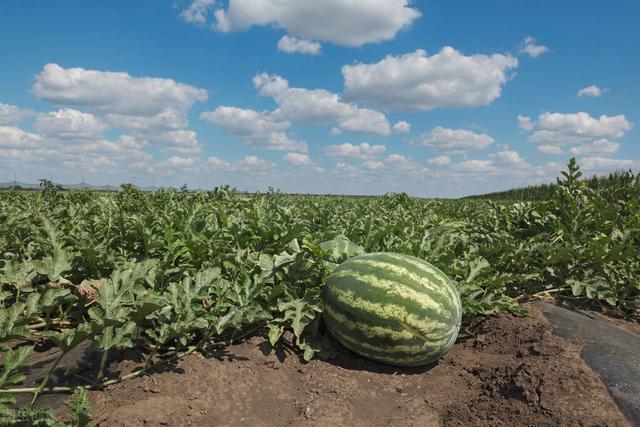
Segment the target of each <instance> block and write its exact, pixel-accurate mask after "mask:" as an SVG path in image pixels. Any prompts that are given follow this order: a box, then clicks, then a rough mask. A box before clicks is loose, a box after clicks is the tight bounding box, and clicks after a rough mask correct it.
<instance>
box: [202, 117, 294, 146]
mask: <svg viewBox="0 0 640 427" xmlns="http://www.w3.org/2000/svg"><path fill="white" fill-rule="evenodd" d="M200 118H201V119H202V120H206V121H208V122H210V123H213V124H215V125H217V126H220V127H221V128H222V129H224V131H225V132H226V133H228V134H230V135H238V136H241V137H242V138H243V139H244V141H245V142H246V143H247V144H249V145H254V146H258V147H260V148H264V149H266V150H271V151H298V152H306V151H307V144H306V143H305V142H304V141H295V140H292V139H290V138H289V137H288V136H287V134H286V133H285V132H284V131H285V130H287V129H288V128H290V127H291V122H288V121H281V120H278V119H277V118H275V117H274V115H273V114H271V113H267V112H260V111H255V110H250V109H245V108H237V107H228V106H221V107H218V108H216V110H215V111H205V112H203V113H202V114H200Z"/></svg>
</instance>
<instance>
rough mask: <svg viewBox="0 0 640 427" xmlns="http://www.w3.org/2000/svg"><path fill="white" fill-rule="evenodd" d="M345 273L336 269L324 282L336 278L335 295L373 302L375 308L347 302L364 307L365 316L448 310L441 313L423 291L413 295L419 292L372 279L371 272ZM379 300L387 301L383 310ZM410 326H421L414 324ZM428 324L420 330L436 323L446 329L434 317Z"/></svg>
mask: <svg viewBox="0 0 640 427" xmlns="http://www.w3.org/2000/svg"><path fill="white" fill-rule="evenodd" d="M347 273H349V272H345V271H344V270H343V271H342V272H337V274H336V273H334V274H333V275H332V276H331V277H330V278H329V282H327V284H328V285H329V286H331V285H330V283H331V281H335V280H340V282H341V283H340V288H339V289H337V290H336V292H338V297H339V298H342V299H343V300H344V299H345V298H349V295H357V296H358V298H359V299H361V300H364V301H367V302H368V303H370V304H369V305H371V304H375V305H377V307H375V309H367V308H365V307H364V306H363V305H362V304H359V303H357V302H352V303H350V304H349V305H350V306H351V307H355V308H360V309H361V310H362V311H365V312H366V313H367V316H378V317H380V318H383V319H389V318H392V319H396V317H390V316H391V314H390V313H391V312H393V313H397V314H398V315H400V314H399V313H400V311H401V310H402V311H404V312H406V316H409V315H411V314H414V315H415V316H417V317H419V318H429V319H438V318H440V317H442V316H446V315H448V314H449V313H444V312H443V311H442V310H441V311H438V304H437V303H435V302H434V301H433V300H431V299H430V298H428V296H424V295H423V296H422V298H420V299H416V298H419V297H420V294H417V293H416V292H415V291H414V292H413V293H409V291H408V290H407V289H404V287H403V286H402V285H399V284H396V286H395V287H394V286H393V285H394V282H392V281H389V280H382V279H378V280H375V276H373V275H371V274H370V275H365V276H362V275H360V274H359V273H358V272H351V274H350V275H347ZM347 294H348V295H347ZM380 301H389V302H388V303H387V304H386V308H387V310H385V305H383V304H382V303H380ZM395 307H399V309H397V310H396V309H395ZM414 326H415V327H417V328H419V329H420V330H423V329H422V327H421V326H419V325H418V324H416V325H414ZM429 326H430V328H431V329H429V330H428V331H427V330H424V332H425V333H429V332H432V331H433V330H434V329H435V328H436V327H440V328H442V330H447V329H448V328H447V325H446V324H445V323H439V322H435V321H433V322H430V323H429Z"/></svg>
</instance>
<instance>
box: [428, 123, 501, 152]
mask: <svg viewBox="0 0 640 427" xmlns="http://www.w3.org/2000/svg"><path fill="white" fill-rule="evenodd" d="M417 142H418V143H419V144H420V145H423V146H425V147H428V148H434V149H437V150H439V151H447V152H455V153H464V152H467V151H469V150H482V149H485V148H487V147H488V146H489V145H491V144H493V142H494V139H493V138H492V137H490V136H489V135H486V134H479V133H475V132H472V131H470V130H466V129H447V128H443V127H441V126H438V127H436V128H434V129H432V130H431V132H428V133H425V134H422V135H421V136H420V137H419V138H418V139H417Z"/></svg>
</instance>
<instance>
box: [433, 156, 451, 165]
mask: <svg viewBox="0 0 640 427" xmlns="http://www.w3.org/2000/svg"><path fill="white" fill-rule="evenodd" d="M427 163H428V164H430V165H434V166H448V165H450V164H451V157H449V156H438V157H434V158H433V159H429V160H427Z"/></svg>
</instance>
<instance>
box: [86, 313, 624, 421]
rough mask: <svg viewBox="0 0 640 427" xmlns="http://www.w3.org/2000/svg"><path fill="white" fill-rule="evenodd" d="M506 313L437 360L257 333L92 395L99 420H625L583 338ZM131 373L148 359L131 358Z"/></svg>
mask: <svg viewBox="0 0 640 427" xmlns="http://www.w3.org/2000/svg"><path fill="white" fill-rule="evenodd" d="M525 307H526V308H527V309H528V310H529V316H528V317H525V318H516V317H514V316H512V315H510V314H506V313H502V314H500V315H498V316H496V317H492V318H489V319H487V320H486V321H485V322H483V323H482V324H481V325H479V326H478V327H477V328H476V330H474V331H473V334H472V336H473V338H469V339H467V340H461V341H459V342H458V343H457V344H456V345H455V346H454V348H453V349H452V350H451V352H449V353H448V354H447V355H446V356H445V357H444V358H443V359H442V360H440V362H439V363H438V364H437V365H436V366H432V367H427V368H421V369H400V368H393V367H388V366H384V365H380V364H377V363H374V362H369V361H366V360H364V359H362V358H360V357H358V356H356V355H354V354H353V353H350V352H349V351H347V350H345V349H340V350H339V351H338V355H337V357H336V358H334V359H332V360H328V361H321V360H314V361H312V362H310V363H303V362H301V360H300V359H299V356H298V355H296V354H295V353H293V352H291V351H289V350H287V349H286V348H282V349H279V350H278V351H273V350H272V349H271V348H270V346H269V344H268V342H267V341H266V339H265V338H264V337H261V336H257V337H253V338H251V339H250V340H248V341H246V342H244V343H242V344H239V345H234V346H231V347H229V348H226V349H224V350H220V351H219V352H217V353H213V354H211V355H207V357H204V356H202V355H199V354H193V355H191V356H189V357H186V358H185V359H183V360H181V361H180V362H179V363H178V364H177V365H176V366H174V367H172V368H170V369H168V370H166V371H165V372H159V373H156V374H153V375H152V376H147V377H143V378H138V379H134V380H130V381H126V382H123V383H120V384H117V385H114V386H111V387H109V388H107V389H106V390H104V391H94V392H91V403H92V412H93V415H94V421H95V423H96V424H97V425H98V426H138V425H167V426H181V425H195V426H218V425H222V426H227V425H230V426H236V425H237V426H247V425H249V426H285V425H293V426H334V425H335V426H338V425H340V426H396V425H407V426H472V425H478V426H495V425H509V426H513V425H522V426H557V425H563V426H627V425H629V424H628V422H627V421H626V420H625V418H624V417H623V415H622V414H621V413H620V411H619V410H618V408H617V406H616V404H615V403H614V401H613V400H612V398H611V397H610V395H609V393H608V391H607V389H606V387H605V386H604V384H603V383H602V382H601V381H600V379H599V378H598V376H597V375H596V374H595V373H594V372H593V371H591V369H590V368H589V367H588V366H587V365H586V364H585V362H584V361H583V360H582V359H581V358H580V348H581V347H580V344H579V343H575V342H570V341H567V340H565V339H563V338H560V337H557V336H555V335H553V333H552V328H551V326H550V325H549V323H548V322H547V320H546V319H545V318H544V316H543V315H542V314H541V313H540V312H539V311H538V309H536V308H535V307H533V306H531V305H528V304H527V305H525ZM126 365H127V366H124V365H123V366H122V370H123V371H128V370H132V369H134V368H135V367H136V366H140V365H139V364H136V363H135V362H131V361H128V362H126Z"/></svg>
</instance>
